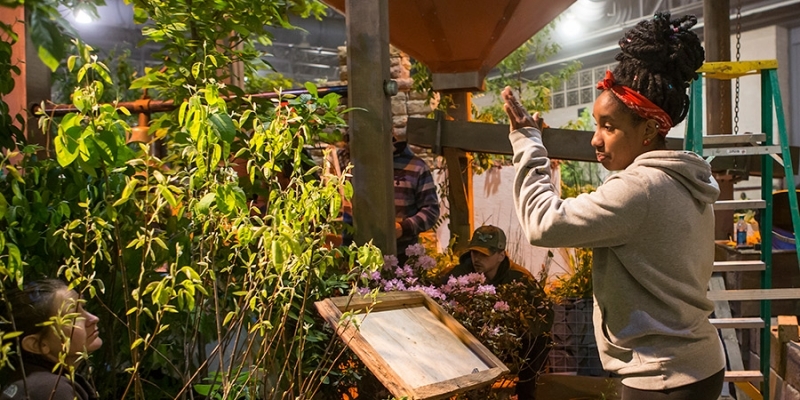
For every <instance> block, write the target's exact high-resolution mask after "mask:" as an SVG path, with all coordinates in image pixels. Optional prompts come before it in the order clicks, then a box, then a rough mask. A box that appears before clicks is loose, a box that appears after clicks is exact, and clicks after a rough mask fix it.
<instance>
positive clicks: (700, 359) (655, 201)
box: [509, 128, 725, 390]
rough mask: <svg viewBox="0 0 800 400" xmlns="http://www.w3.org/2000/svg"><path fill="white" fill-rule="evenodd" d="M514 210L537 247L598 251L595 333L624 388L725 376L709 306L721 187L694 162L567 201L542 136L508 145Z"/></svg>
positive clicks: (660, 156)
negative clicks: (553, 174) (558, 187)
mask: <svg viewBox="0 0 800 400" xmlns="http://www.w3.org/2000/svg"><path fill="white" fill-rule="evenodd" d="M509 139H510V140H511V144H512V146H513V148H514V167H515V170H516V175H515V180H514V202H515V206H516V210H517V216H518V217H519V220H520V223H521V225H522V229H523V231H524V232H525V234H526V235H527V238H528V241H529V242H530V243H531V244H534V245H537V246H543V247H592V248H594V253H593V254H594V257H593V259H594V261H593V265H592V282H593V285H594V327H595V328H594V331H595V339H596V340H597V348H598V350H599V351H600V358H601V361H602V362H603V367H604V368H605V369H606V370H608V371H611V372H614V373H617V374H619V375H620V376H621V377H622V383H623V384H625V385H626V386H629V387H632V388H636V389H641V390H664V389H669V388H675V387H679V386H683V385H687V384H690V383H694V382H697V381H700V380H703V379H705V378H708V377H710V376H711V375H714V374H716V373H717V372H719V371H720V370H721V369H723V368H724V367H725V358H724V355H723V349H722V344H721V342H720V340H719V336H718V334H717V331H716V329H715V328H714V327H713V326H712V325H711V324H710V323H709V321H708V317H709V315H710V314H711V312H712V311H713V310H714V307H713V303H712V302H711V301H709V300H708V299H707V297H706V290H707V287H708V281H709V279H710V278H711V272H712V268H713V263H714V210H713V206H712V204H713V203H714V201H716V199H717V197H718V196H719V186H718V185H717V183H716V181H715V180H714V179H713V178H712V177H711V167H710V166H709V165H708V163H707V162H705V160H703V159H702V158H700V157H699V156H697V155H696V154H694V153H691V152H685V151H666V150H664V151H660V150H659V151H650V152H647V153H644V154H642V155H640V156H639V157H637V158H636V159H635V160H634V162H633V163H632V164H631V165H630V166H628V168H626V169H625V170H624V171H620V172H618V173H616V174H614V175H611V176H610V177H609V178H608V179H606V181H605V182H604V183H603V185H601V186H600V187H599V188H598V189H597V191H595V192H593V193H590V194H582V195H580V196H578V197H575V198H570V199H565V200H562V199H560V198H559V196H558V193H557V191H556V188H555V187H554V185H553V183H552V180H551V178H550V176H551V171H550V160H549V159H548V158H547V150H546V149H545V147H544V145H543V144H542V139H541V134H540V133H539V131H538V130H536V129H533V128H523V129H519V130H516V131H514V132H512V133H511V134H510V135H509Z"/></svg>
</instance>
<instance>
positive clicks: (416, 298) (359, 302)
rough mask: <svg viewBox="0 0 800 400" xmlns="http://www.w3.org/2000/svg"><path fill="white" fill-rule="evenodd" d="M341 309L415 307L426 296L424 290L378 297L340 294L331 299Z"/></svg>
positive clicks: (391, 293) (390, 293)
mask: <svg viewBox="0 0 800 400" xmlns="http://www.w3.org/2000/svg"><path fill="white" fill-rule="evenodd" d="M329 300H330V301H331V302H333V304H334V305H336V307H338V308H339V310H340V311H342V312H345V311H350V310H358V309H364V308H366V307H370V308H371V309H373V310H382V309H383V310H391V309H395V308H400V307H413V306H417V305H420V304H423V303H424V300H425V296H424V295H423V294H422V292H416V291H407V292H406V291H396V292H386V293H380V294H379V295H378V297H372V296H370V295H367V296H359V295H353V296H340V297H334V298H331V299H329Z"/></svg>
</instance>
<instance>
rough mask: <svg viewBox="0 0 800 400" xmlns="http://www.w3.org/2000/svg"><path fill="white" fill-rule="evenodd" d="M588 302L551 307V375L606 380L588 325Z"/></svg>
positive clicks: (589, 301)
mask: <svg viewBox="0 0 800 400" xmlns="http://www.w3.org/2000/svg"><path fill="white" fill-rule="evenodd" d="M592 307H593V301H592V299H575V300H569V301H565V302H562V303H561V304H556V305H554V306H553V311H554V314H555V316H554V320H553V348H552V349H551V350H550V355H549V370H550V372H552V373H570V374H576V375H582V376H609V374H608V373H607V372H605V371H604V370H603V366H602V364H601V363H600V354H599V353H598V352H597V342H595V339H594V325H593V323H592Z"/></svg>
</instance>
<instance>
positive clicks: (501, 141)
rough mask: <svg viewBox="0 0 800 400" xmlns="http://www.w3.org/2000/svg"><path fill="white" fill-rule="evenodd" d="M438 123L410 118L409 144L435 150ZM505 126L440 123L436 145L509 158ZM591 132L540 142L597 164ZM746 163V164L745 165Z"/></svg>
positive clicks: (798, 151)
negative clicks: (503, 155)
mask: <svg viewBox="0 0 800 400" xmlns="http://www.w3.org/2000/svg"><path fill="white" fill-rule="evenodd" d="M436 132H437V122H436V121H435V120H432V119H427V118H409V119H408V125H407V127H406V135H407V137H408V142H409V143H411V144H413V145H415V146H421V147H426V148H434V147H435V144H436V143H437V133H436ZM508 132H509V127H508V125H500V124H488V123H485V122H474V121H473V122H467V121H442V122H441V132H440V137H439V141H438V143H439V145H440V146H441V147H455V148H458V149H462V150H464V151H469V152H476V153H490V154H506V155H511V154H512V149H511V143H510V142H509V141H508ZM593 134H594V133H593V132H589V131H575V130H570V129H556V128H547V129H545V130H544V131H543V132H542V141H543V142H544V145H545V147H547V151H548V154H549V156H550V158H553V159H560V160H574V161H591V162H597V158H596V156H595V152H594V148H593V147H592V145H591V140H592V135H593ZM667 148H668V149H671V150H681V149H683V138H671V137H668V138H667ZM789 149H790V151H791V155H792V157H791V158H792V164H793V165H798V160H800V148H798V147H797V146H790V147H789ZM761 157H762V156H757V155H752V156H746V157H741V159H739V158H737V157H718V158H715V159H714V160H713V161H712V162H711V166H712V168H713V169H714V170H715V171H725V170H728V169H737V168H738V169H741V165H743V163H744V165H749V171H748V172H749V173H750V175H755V176H760V175H761ZM745 162H746V163H745ZM773 165H774V166H775V173H774V177H775V178H781V177H783V168H782V167H780V164H778V163H777V162H776V161H774V160H773Z"/></svg>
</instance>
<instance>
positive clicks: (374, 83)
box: [345, 0, 397, 254]
mask: <svg viewBox="0 0 800 400" xmlns="http://www.w3.org/2000/svg"><path fill="white" fill-rule="evenodd" d="M345 3H346V7H347V15H346V22H347V46H348V50H347V71H348V74H349V76H350V78H349V80H348V86H349V88H348V95H347V99H348V102H349V106H350V107H351V108H355V109H364V110H366V111H353V112H351V113H348V115H349V117H350V121H349V123H350V131H351V134H350V154H351V161H352V163H353V179H352V182H353V190H354V195H353V200H352V201H353V224H354V226H355V241H356V243H359V244H363V243H367V242H369V241H370V240H371V241H372V242H373V243H374V244H375V246H377V247H378V248H379V249H381V251H383V254H395V253H396V252H397V251H396V250H397V243H396V239H395V230H394V215H395V212H394V186H393V182H394V168H393V164H392V135H391V132H392V108H391V100H390V98H389V96H387V95H386V94H385V93H384V91H383V90H382V88H383V83H384V82H386V81H388V80H389V79H390V74H389V68H390V62H391V61H390V59H389V6H388V0H375V1H359V0H346V2H345Z"/></svg>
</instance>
